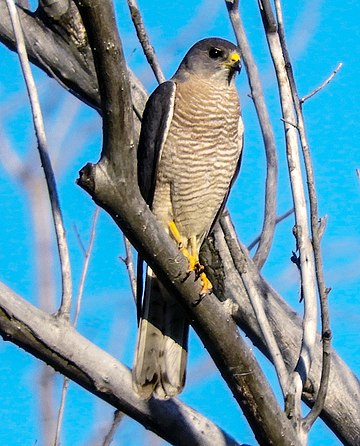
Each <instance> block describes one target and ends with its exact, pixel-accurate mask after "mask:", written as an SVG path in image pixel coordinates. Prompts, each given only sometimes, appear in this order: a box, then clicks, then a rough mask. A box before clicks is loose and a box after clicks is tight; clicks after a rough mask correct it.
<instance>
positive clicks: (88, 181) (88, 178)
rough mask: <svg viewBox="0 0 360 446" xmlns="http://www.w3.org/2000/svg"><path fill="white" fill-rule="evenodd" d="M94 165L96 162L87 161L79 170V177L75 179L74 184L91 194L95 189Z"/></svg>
mask: <svg viewBox="0 0 360 446" xmlns="http://www.w3.org/2000/svg"><path fill="white" fill-rule="evenodd" d="M95 167H96V164H93V163H87V164H86V166H84V167H83V168H82V169H81V170H80V171H79V178H78V179H77V180H76V184H78V185H79V186H80V187H82V188H83V189H84V190H86V192H88V193H89V194H90V195H93V194H94V191H95V172H94V170H95Z"/></svg>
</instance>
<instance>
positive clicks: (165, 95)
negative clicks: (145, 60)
mask: <svg viewBox="0 0 360 446" xmlns="http://www.w3.org/2000/svg"><path fill="white" fill-rule="evenodd" d="M175 92H176V84H175V82H172V81H167V82H164V83H162V84H160V85H159V86H158V87H157V88H156V90H155V91H154V92H153V93H152V95H151V96H150V97H149V100H148V102H147V104H146V107H145V111H144V115H143V121H142V126H141V133H140V139H139V146H138V181H139V187H140V192H141V194H142V196H143V197H144V200H145V201H146V203H147V204H148V205H149V206H150V208H151V206H152V201H153V198H154V190H155V183H156V175H157V167H158V164H159V160H160V158H161V152H162V149H163V147H164V144H165V141H166V138H167V135H168V132H169V128H170V124H171V120H172V117H173V112H174V104H175Z"/></svg>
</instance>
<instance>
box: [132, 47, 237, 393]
mask: <svg viewBox="0 0 360 446" xmlns="http://www.w3.org/2000/svg"><path fill="white" fill-rule="evenodd" d="M240 67H241V65H240V52H239V48H238V47H237V46H235V45H234V44H232V43H231V42H228V41H227V40H224V39H220V38H209V39H204V40H201V41H199V42H197V43H196V44H195V45H194V46H193V47H192V48H191V49H190V50H189V51H188V53H187V54H186V56H185V57H184V59H183V61H182V62H181V64H180V66H179V68H178V70H177V71H176V73H175V75H174V76H173V77H172V78H171V79H170V80H169V81H167V82H164V83H162V84H161V85H159V86H158V87H157V88H156V90H155V91H154V92H153V93H152V95H151V96H150V98H149V100H148V102H147V105H146V108H145V111H144V116H143V121H142V128H141V133H140V140H139V146H138V177H139V187H140V190H141V193H142V195H143V197H144V199H145V201H146V202H147V203H148V205H149V207H150V209H151V210H152V212H153V213H154V214H155V216H156V217H157V219H158V220H159V222H160V223H161V224H162V226H163V227H164V229H165V230H166V232H167V233H168V234H169V235H170V236H171V237H172V238H173V240H174V241H175V242H176V243H177V244H178V246H179V248H180V249H181V251H182V252H183V254H184V255H185V256H186V257H187V259H188V261H189V271H195V275H196V277H198V278H199V279H200V280H201V284H202V291H201V293H202V294H203V295H205V294H207V293H209V292H211V289H212V285H211V283H210V281H209V280H208V278H207V277H206V275H205V273H204V268H203V267H202V265H201V264H200V262H199V250H200V247H201V245H202V243H203V241H204V239H205V238H206V237H207V235H208V234H209V233H210V231H211V230H212V228H213V226H214V224H215V223H216V221H217V219H218V218H219V216H220V214H221V212H222V210H223V208H224V205H225V202H226V199H227V197H228V194H229V191H230V188H231V185H232V183H233V181H234V179H235V177H236V175H237V172H238V170H239V167H240V159H241V152H242V146H243V123H242V119H241V113H240V103H239V97H238V93H237V90H236V87H235V84H234V78H235V75H236V73H237V72H240ZM138 274H142V268H139V271H138ZM138 282H139V280H138ZM140 288H141V287H139V289H140ZM188 331H189V325H188V322H187V320H186V318H185V315H184V313H183V311H182V309H181V307H180V305H179V304H178V303H177V302H176V301H175V299H174V298H173V297H172V296H171V295H170V294H169V293H168V292H167V290H166V289H165V287H164V286H163V285H162V284H161V282H160V281H159V280H158V279H157V277H156V276H155V275H154V273H153V271H152V270H151V268H150V267H147V270H146V279H145V287H144V296H143V302H142V308H141V312H140V318H139V332H138V340H137V346H136V353H135V360H134V367H133V383H134V387H135V389H136V391H137V392H138V394H139V395H140V397H142V398H144V399H147V398H150V396H152V395H153V394H154V395H155V396H157V397H158V398H169V397H172V396H175V395H177V394H178V393H180V392H181V390H182V389H183V387H184V382H185V369H186V359H187V338H188Z"/></svg>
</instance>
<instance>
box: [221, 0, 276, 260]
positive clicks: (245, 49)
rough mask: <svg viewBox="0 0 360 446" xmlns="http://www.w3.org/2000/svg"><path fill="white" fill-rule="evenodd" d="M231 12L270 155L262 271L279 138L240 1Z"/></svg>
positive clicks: (258, 256)
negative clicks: (271, 117)
mask: <svg viewBox="0 0 360 446" xmlns="http://www.w3.org/2000/svg"><path fill="white" fill-rule="evenodd" d="M225 3H226V6H227V8H228V11H229V17H230V21H231V24H232V26H233V29H234V33H235V35H236V40H237V42H238V45H239V47H240V50H241V56H242V58H243V60H244V64H245V68H246V72H247V74H248V79H249V86H250V89H251V98H252V99H253V101H254V105H255V109H256V113H257V115H258V119H259V124H260V128H261V134H262V137H263V141H264V147H265V153H266V170H267V171H266V183H265V209H264V220H263V227H262V230H261V234H260V240H259V244H258V247H257V250H256V253H255V255H254V262H255V264H256V265H257V266H258V267H259V269H261V268H262V266H263V265H264V263H265V262H266V259H267V257H268V255H269V252H270V248H271V244H272V240H273V237H274V231H275V224H276V223H275V220H276V196H277V192H276V191H277V170H278V168H277V154H276V146H275V138H274V133H273V129H272V126H271V122H270V117H269V113H268V110H267V107H266V103H265V98H264V93H263V90H262V85H261V80H260V76H259V72H258V69H257V66H256V63H255V60H254V57H253V55H252V53H251V49H250V45H249V42H248V39H247V37H246V33H245V29H244V26H243V23H242V20H241V17H240V13H239V1H238V0H233V1H231V0H225Z"/></svg>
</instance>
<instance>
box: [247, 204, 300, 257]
mask: <svg viewBox="0 0 360 446" xmlns="http://www.w3.org/2000/svg"><path fill="white" fill-rule="evenodd" d="M293 213H294V208H291V209H289V210H288V211H286V212H284V213H283V214H282V215H279V216H278V217H276V220H275V225H278V224H279V223H281V222H282V221H283V220H285V219H287V218H288V217H290V215H291V214H293ZM259 240H260V236H257V237H256V238H255V239H254V240H253V241H252V242H251V243H250V244H249V245H248V246H247V249H248V251H251V250H252V249H253V247H254V246H255V245H257V244H258V243H259Z"/></svg>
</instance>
